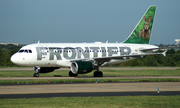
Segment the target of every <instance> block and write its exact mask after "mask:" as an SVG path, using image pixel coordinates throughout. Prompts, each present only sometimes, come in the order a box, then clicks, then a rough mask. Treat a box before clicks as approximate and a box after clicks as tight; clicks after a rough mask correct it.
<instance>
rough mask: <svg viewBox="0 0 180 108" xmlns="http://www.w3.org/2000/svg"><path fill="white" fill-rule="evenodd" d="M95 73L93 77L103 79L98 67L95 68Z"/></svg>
mask: <svg viewBox="0 0 180 108" xmlns="http://www.w3.org/2000/svg"><path fill="white" fill-rule="evenodd" d="M96 69H97V71H95V72H94V77H103V73H102V72H101V71H99V66H97V67H96Z"/></svg>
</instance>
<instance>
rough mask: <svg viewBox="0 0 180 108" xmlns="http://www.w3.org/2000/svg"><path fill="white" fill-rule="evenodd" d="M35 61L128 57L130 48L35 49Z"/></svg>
mask: <svg viewBox="0 0 180 108" xmlns="http://www.w3.org/2000/svg"><path fill="white" fill-rule="evenodd" d="M36 51H37V60H42V59H43V58H46V57H47V55H49V60H62V57H63V58H65V59H67V60H70V59H76V58H78V59H82V58H85V59H88V58H90V54H91V53H92V57H111V56H113V55H120V56H123V55H129V54H130V53H131V48H130V47H107V48H105V47H76V48H73V47H65V48H60V47H49V48H48V47H36Z"/></svg>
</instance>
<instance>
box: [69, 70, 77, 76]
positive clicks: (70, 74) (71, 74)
mask: <svg viewBox="0 0 180 108" xmlns="http://www.w3.org/2000/svg"><path fill="white" fill-rule="evenodd" d="M77 75H78V74H73V73H72V72H71V71H69V76H70V77H77Z"/></svg>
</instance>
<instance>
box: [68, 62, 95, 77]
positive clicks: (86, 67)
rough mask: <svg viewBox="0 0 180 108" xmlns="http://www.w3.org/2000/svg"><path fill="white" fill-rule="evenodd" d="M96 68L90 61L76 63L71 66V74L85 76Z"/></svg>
mask: <svg viewBox="0 0 180 108" xmlns="http://www.w3.org/2000/svg"><path fill="white" fill-rule="evenodd" d="M93 68H94V66H93V64H92V63H91V62H88V61H76V62H73V63H72V64H71V72H72V73H74V74H85V73H89V72H91V71H92V70H93Z"/></svg>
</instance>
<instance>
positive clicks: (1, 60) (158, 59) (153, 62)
mask: <svg viewBox="0 0 180 108" xmlns="http://www.w3.org/2000/svg"><path fill="white" fill-rule="evenodd" d="M22 46H23V45H19V46H16V45H13V44H8V45H7V46H6V45H0V67H16V66H18V65H15V64H14V63H12V62H11V60H10V58H11V56H12V55H13V54H14V53H16V52H17V51H18V50H19V49H20V48H21V47H22ZM111 66H113V67H114V66H116V67H124V66H180V50H178V51H175V50H174V49H173V48H171V49H169V50H167V52H166V56H165V57H164V56H163V55H148V56H144V57H143V58H139V59H133V60H131V61H127V62H123V63H120V64H116V65H111Z"/></svg>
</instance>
